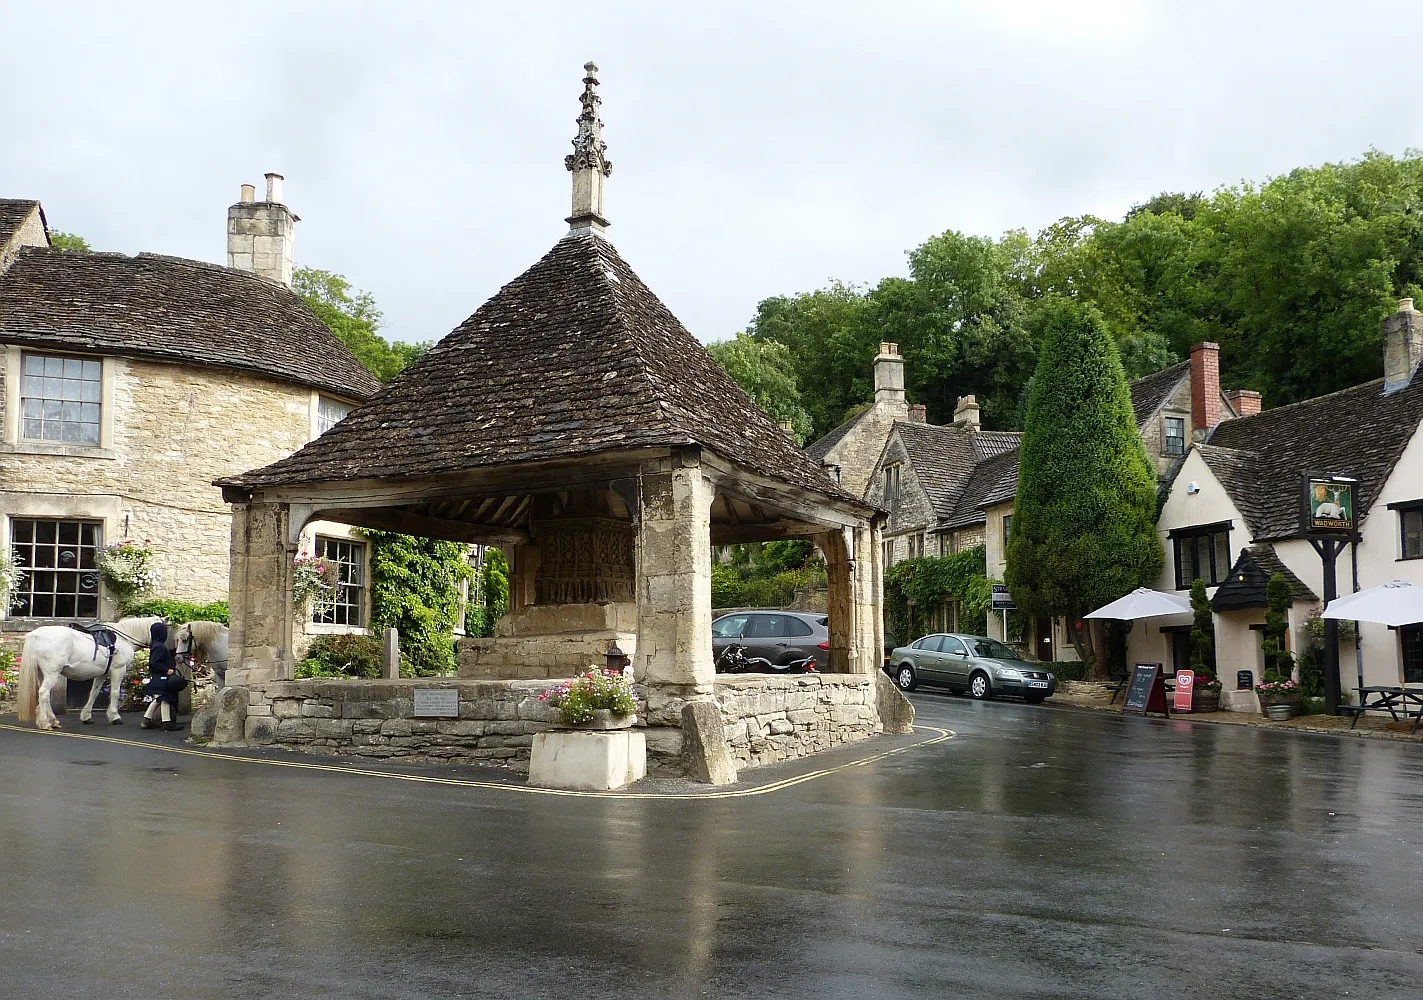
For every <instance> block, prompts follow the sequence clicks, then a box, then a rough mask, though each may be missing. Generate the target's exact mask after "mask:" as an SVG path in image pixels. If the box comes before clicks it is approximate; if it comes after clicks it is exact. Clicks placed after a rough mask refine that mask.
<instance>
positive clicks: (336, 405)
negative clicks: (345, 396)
mask: <svg viewBox="0 0 1423 1000" xmlns="http://www.w3.org/2000/svg"><path fill="white" fill-rule="evenodd" d="M354 409H355V407H354V406H352V405H351V404H350V403H343V402H341V401H340V400H339V399H332V398H331V397H330V396H320V397H318V398H317V400H316V436H317V437H320V436H321V435H323V434H325V433H326V432H327V431H329V430H330V429H331V428H333V427H335V426H336V425H337V424H338V423H340V422H341V421H342V420H343V419H345V417H346V416H347V415H348V414H349V413H350V412H351V411H352V410H354Z"/></svg>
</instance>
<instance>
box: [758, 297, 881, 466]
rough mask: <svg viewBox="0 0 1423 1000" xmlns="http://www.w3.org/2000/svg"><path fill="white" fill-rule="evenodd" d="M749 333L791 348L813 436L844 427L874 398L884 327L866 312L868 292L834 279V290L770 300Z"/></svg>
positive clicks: (765, 302)
mask: <svg viewBox="0 0 1423 1000" xmlns="http://www.w3.org/2000/svg"><path fill="white" fill-rule="evenodd" d="M747 332H748V333H749V334H750V335H751V336H752V337H754V338H755V339H756V340H758V341H766V340H771V341H775V342H777V343H779V344H784V345H785V346H786V348H787V349H788V350H789V352H790V357H791V360H792V362H793V365H794V369H795V374H796V385H797V388H798V389H799V390H800V394H801V400H800V404H801V406H803V407H804V408H805V410H806V412H807V413H809V414H810V419H811V432H810V437H811V438H817V437H820V436H821V435H823V434H825V433H826V432H828V431H830V430H832V429H833V428H835V427H836V426H838V425H839V424H840V423H841V421H843V420H845V419H846V415H847V412H848V411H849V410H851V409H852V408H854V407H857V406H861V405H863V404H864V402H865V401H866V400H868V399H873V398H874V377H873V373H872V372H871V370H870V365H871V363H872V362H873V361H874V357H875V355H876V354H877V353H878V351H879V342H880V339H881V337H880V333H881V331H878V330H875V329H872V328H871V326H870V323H869V320H868V317H867V315H866V298H865V292H863V291H862V290H860V289H858V288H856V287H855V286H853V285H848V284H844V283H841V282H833V283H832V284H831V285H830V287H829V288H824V289H820V290H818V291H814V292H807V293H804V294H801V295H796V296H792V297H785V296H781V297H777V298H772V299H765V300H764V301H762V302H761V303H760V304H759V305H758V306H757V307H756V315H755V317H753V318H752V320H751V322H750V324H749V325H748V328H747Z"/></svg>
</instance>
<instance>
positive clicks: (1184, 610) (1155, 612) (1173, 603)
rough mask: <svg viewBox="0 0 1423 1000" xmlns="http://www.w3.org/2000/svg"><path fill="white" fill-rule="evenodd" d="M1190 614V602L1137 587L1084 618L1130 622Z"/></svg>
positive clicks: (1172, 595)
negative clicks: (1137, 619)
mask: <svg viewBox="0 0 1423 1000" xmlns="http://www.w3.org/2000/svg"><path fill="white" fill-rule="evenodd" d="M1190 613H1191V602H1190V600H1189V599H1188V598H1185V597H1181V596H1179V595H1177V594H1166V593H1163V592H1161V591H1159V590H1150V589H1148V588H1146V587H1137V588H1136V589H1135V590H1133V591H1132V592H1131V593H1130V594H1128V595H1127V596H1125V597H1119V598H1117V599H1116V600H1115V601H1113V602H1112V603H1111V604H1108V605H1106V606H1105V607H1101V608H1098V609H1097V610H1096V611H1093V612H1092V613H1091V614H1089V615H1083V617H1084V618H1117V619H1120V620H1122V621H1131V620H1132V619H1135V618H1164V617H1165V616H1167V615H1181V614H1186V615H1188V614H1190Z"/></svg>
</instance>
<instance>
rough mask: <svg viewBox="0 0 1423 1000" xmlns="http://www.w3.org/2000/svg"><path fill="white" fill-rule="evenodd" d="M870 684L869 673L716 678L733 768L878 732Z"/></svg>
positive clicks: (769, 761) (770, 761)
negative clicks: (733, 759)
mask: <svg viewBox="0 0 1423 1000" xmlns="http://www.w3.org/2000/svg"><path fill="white" fill-rule="evenodd" d="M874 684H875V679H874V676H873V675H872V674H792V675H787V676H764V677H719V678H717V685H716V701H717V704H718V705H719V706H720V708H721V716H722V720H723V722H724V723H725V727H726V742H727V745H728V747H730V749H731V753H732V756H733V757H735V758H736V765H737V767H738V768H741V767H758V766H760V765H763V764H775V763H778V762H780V761H785V760H795V759H796V758H798V757H805V756H807V755H809V754H813V753H819V752H820V751H822V750H829V749H831V748H833V747H837V746H840V745H842V744H845V743H853V742H855V741H857V740H863V739H866V738H868V737H870V736H873V735H874V734H875V733H877V732H880V721H879V711H878V709H877V708H876V706H875V687H874Z"/></svg>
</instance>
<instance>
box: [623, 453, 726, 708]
mask: <svg viewBox="0 0 1423 1000" xmlns="http://www.w3.org/2000/svg"><path fill="white" fill-rule="evenodd" d="M640 492H641V506H640V511H639V513H640V516H639V517H638V546H637V612H638V615H637V623H638V639H637V659H636V661H635V662H636V667H635V669H636V672H637V676H638V679H639V680H643V681H646V682H648V683H650V684H675V685H684V686H687V687H689V688H691V689H693V690H694V691H695V692H703V693H705V692H710V691H711V690H712V689H713V686H714V684H715V680H716V671H715V668H714V666H713V661H712V651H711V619H712V614H711V505H712V498H713V495H714V491H713V489H712V484H711V483H710V482H709V481H708V480H707V478H706V477H705V476H704V475H703V473H702V470H701V464H700V460H699V458H698V457H697V455H696V454H695V452H691V453H684V455H683V456H682V457H681V458H680V459H672V460H670V461H663V462H660V463H657V464H656V465H655V466H654V468H653V469H652V470H645V471H644V472H643V474H642V476H641V491H640Z"/></svg>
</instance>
